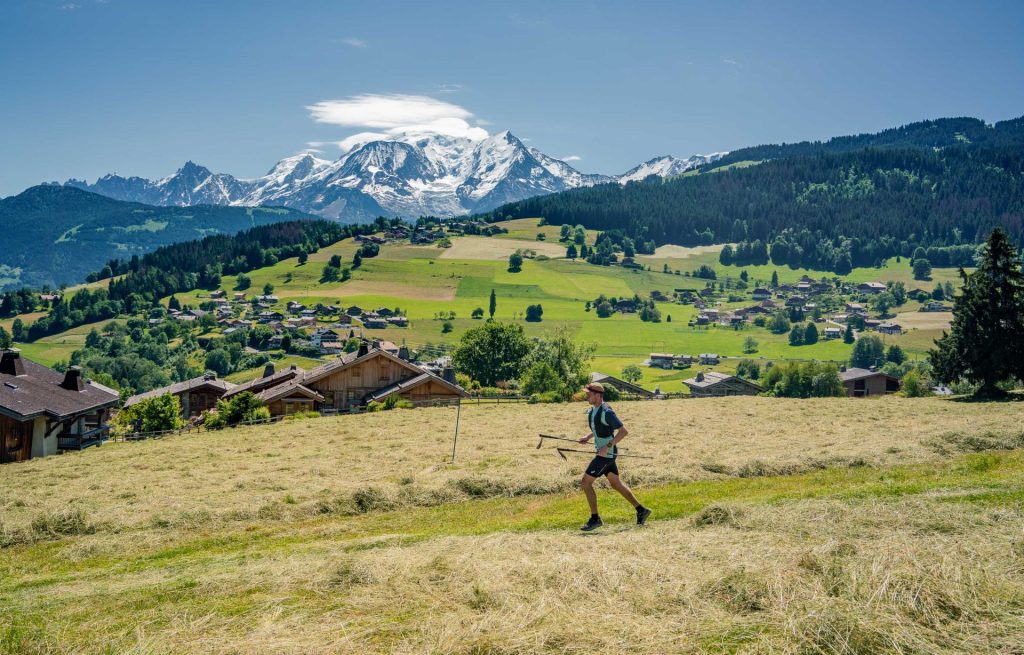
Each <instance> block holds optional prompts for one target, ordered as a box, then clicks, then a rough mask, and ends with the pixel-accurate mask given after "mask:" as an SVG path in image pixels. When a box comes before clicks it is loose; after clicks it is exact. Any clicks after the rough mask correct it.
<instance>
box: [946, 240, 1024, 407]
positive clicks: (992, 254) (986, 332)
mask: <svg viewBox="0 0 1024 655" xmlns="http://www.w3.org/2000/svg"><path fill="white" fill-rule="evenodd" d="M960 278H961V279H962V280H963V290H962V292H961V294H960V295H959V296H956V297H955V298H954V304H953V324H952V326H951V329H950V331H949V332H948V333H946V332H943V335H942V337H941V338H940V339H937V340H936V341H935V349H934V350H931V351H929V353H928V359H929V360H930V362H931V365H932V370H933V372H934V374H935V377H936V378H938V380H939V381H941V382H944V383H947V384H949V383H952V382H954V381H955V380H958V379H964V380H968V381H971V382H975V383H977V384H979V385H980V387H979V389H978V392H977V395H978V396H981V397H989V398H991V397H998V396H1001V395H1004V392H1002V391H1001V390H1000V389H999V388H998V387H997V386H996V385H997V384H998V383H999V382H1002V381H1004V380H1007V379H1009V378H1011V377H1018V378H1024V276H1022V275H1021V262H1020V257H1019V256H1018V254H1017V250H1016V249H1015V248H1014V247H1013V244H1011V243H1010V240H1009V238H1008V237H1007V235H1006V233H1005V232H1003V231H1002V230H1001V229H999V228H996V229H995V230H994V231H993V232H992V234H991V235H990V236H989V238H988V240H987V241H986V242H985V246H984V247H983V248H982V250H981V257H980V261H979V262H978V269H977V270H976V271H975V272H974V273H971V274H970V275H968V274H967V273H965V272H964V270H963V269H962V268H961V269H960Z"/></svg>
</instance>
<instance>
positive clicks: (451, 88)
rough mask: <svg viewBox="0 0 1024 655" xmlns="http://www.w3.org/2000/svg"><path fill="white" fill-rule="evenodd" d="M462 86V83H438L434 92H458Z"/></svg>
mask: <svg viewBox="0 0 1024 655" xmlns="http://www.w3.org/2000/svg"><path fill="white" fill-rule="evenodd" d="M463 88H464V86H463V85H462V84H438V85H437V90H436V91H435V93H458V92H459V91H461V90H462V89H463Z"/></svg>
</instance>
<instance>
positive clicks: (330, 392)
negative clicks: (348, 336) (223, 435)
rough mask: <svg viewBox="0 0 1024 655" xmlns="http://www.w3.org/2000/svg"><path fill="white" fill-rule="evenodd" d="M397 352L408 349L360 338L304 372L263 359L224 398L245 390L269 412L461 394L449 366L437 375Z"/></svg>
mask: <svg viewBox="0 0 1024 655" xmlns="http://www.w3.org/2000/svg"><path fill="white" fill-rule="evenodd" d="M392 349H393V350H394V352H391V350H392ZM397 353H401V354H403V355H405V356H406V357H408V349H405V348H399V347H398V346H395V345H394V344H393V343H391V342H390V341H384V342H380V341H375V342H374V343H373V344H372V345H371V344H370V343H369V342H366V341H364V342H363V343H362V344H361V345H360V346H359V350H357V351H356V352H351V353H347V354H345V355H342V356H341V357H339V358H338V359H336V360H333V361H331V362H328V363H326V364H323V365H322V366H318V367H316V368H314V369H311V370H308V371H307V370H304V369H301V368H299V367H297V366H295V365H294V364H293V365H291V366H290V367H289V368H287V369H285V370H284V371H281V372H275V371H274V366H273V364H268V365H267V369H266V370H265V371H264V374H263V376H262V377H260V378H257V379H255V380H252V381H251V382H247V383H245V384H241V385H238V386H237V387H235V388H233V389H231V390H230V391H229V392H227V393H226V394H225V398H228V397H231V396H234V395H235V394H238V393H241V392H243V391H249V392H251V393H253V394H255V395H256V397H257V398H259V399H260V400H262V401H263V403H264V404H266V405H267V407H268V408H269V409H270V414H271V416H281V415H287V414H294V413H295V412H299V411H307V410H325V409H326V410H329V411H330V410H333V411H337V410H348V409H352V408H356V407H362V406H364V405H366V404H367V403H368V402H370V401H371V400H381V399H384V398H387V397H388V396H390V395H393V394H397V395H398V396H400V397H401V398H404V399H407V400H411V401H413V402H423V401H433V400H455V399H457V398H461V397H464V396H465V395H466V392H465V391H464V390H463V389H462V387H460V386H458V385H457V384H456V383H455V378H454V374H453V373H452V372H451V369H448V370H447V371H446V373H445V374H444V375H443V376H437V375H434V374H432V373H429V372H427V371H425V370H423V369H421V368H419V367H418V366H416V365H414V364H412V363H411V362H409V361H407V360H406V359H403V358H402V357H399V356H398V354H397Z"/></svg>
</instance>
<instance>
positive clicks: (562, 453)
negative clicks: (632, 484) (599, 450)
mask: <svg viewBox="0 0 1024 655" xmlns="http://www.w3.org/2000/svg"><path fill="white" fill-rule="evenodd" d="M555 450H557V451H558V456H559V457H561V458H562V459H564V460H565V461H569V458H568V457H566V456H565V453H583V454H584V455H592V454H593V452H591V451H589V450H576V449H574V448H555ZM616 457H617V458H618V457H632V458H634V459H654V458H653V457H650V456H649V455H617V456H616Z"/></svg>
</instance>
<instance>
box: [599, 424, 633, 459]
mask: <svg viewBox="0 0 1024 655" xmlns="http://www.w3.org/2000/svg"><path fill="white" fill-rule="evenodd" d="M627 434H629V430H627V429H626V426H625V425H623V426H622V427H621V428H619V429H618V430H617V431H616V432H615V438H614V439H612V440H611V441H609V442H608V445H607V446H605V447H603V448H601V449H600V450H598V451H597V454H598V455H601V456H602V457H604V456H605V455H607V454H608V451H609V450H611V449H612V448H613V447H614V446H617V445H618V444H619V442H620V441H622V440H623V439H625V438H626V435H627Z"/></svg>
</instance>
